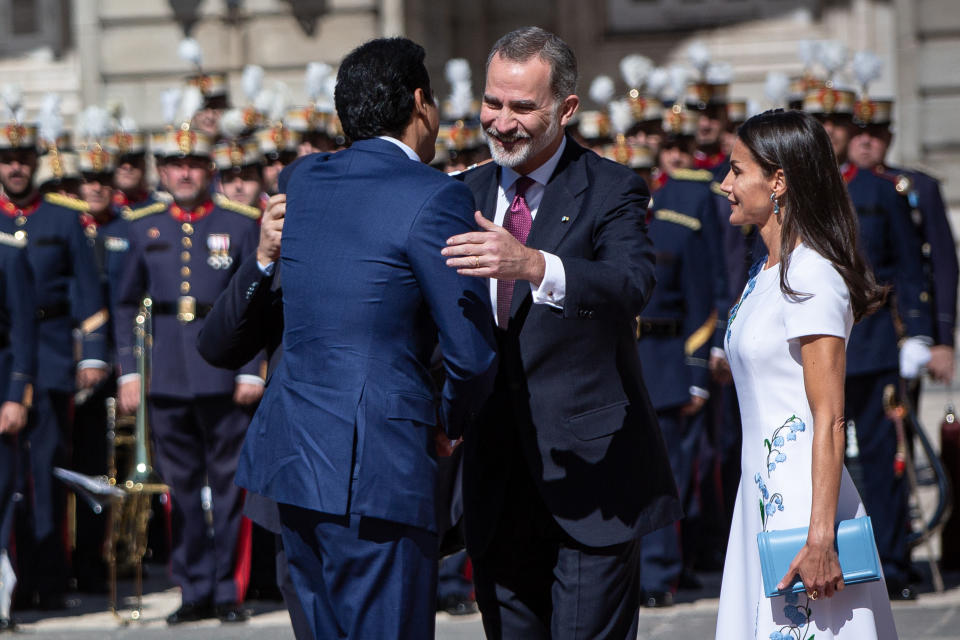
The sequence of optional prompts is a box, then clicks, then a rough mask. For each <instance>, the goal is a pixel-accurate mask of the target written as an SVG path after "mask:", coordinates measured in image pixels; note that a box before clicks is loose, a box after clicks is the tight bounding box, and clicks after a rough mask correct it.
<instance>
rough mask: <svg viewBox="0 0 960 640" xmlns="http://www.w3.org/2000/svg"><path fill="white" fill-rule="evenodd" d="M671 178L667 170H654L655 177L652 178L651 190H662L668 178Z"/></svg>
mask: <svg viewBox="0 0 960 640" xmlns="http://www.w3.org/2000/svg"><path fill="white" fill-rule="evenodd" d="M669 179H670V175H669V174H668V173H667V172H666V171H660V170H659V169H655V170H654V174H653V177H652V178H651V184H650V190H651V191H660V189H662V188H663V186H664V185H665V184H667V180H669Z"/></svg>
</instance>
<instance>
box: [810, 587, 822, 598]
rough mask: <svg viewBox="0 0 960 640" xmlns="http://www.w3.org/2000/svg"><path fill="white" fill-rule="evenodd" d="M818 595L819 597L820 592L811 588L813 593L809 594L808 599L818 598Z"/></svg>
mask: <svg viewBox="0 0 960 640" xmlns="http://www.w3.org/2000/svg"><path fill="white" fill-rule="evenodd" d="M819 597H820V592H819V591H817V590H816V589H814V590H813V593H811V594H810V599H811V600H816V599H817V598H819Z"/></svg>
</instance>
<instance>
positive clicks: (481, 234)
mask: <svg viewBox="0 0 960 640" xmlns="http://www.w3.org/2000/svg"><path fill="white" fill-rule="evenodd" d="M474 218H476V221H477V225H478V226H479V227H480V231H471V232H470V233H461V234H460V235H456V236H452V237H450V238H448V239H447V246H446V247H445V248H444V249H443V251H441V253H442V254H443V255H444V256H445V257H446V258H447V266H448V267H453V268H455V269H456V270H457V273H459V274H460V275H464V276H475V277H477V278H496V279H497V280H526V281H527V282H530V283H533V285H534V286H537V287H539V286H540V283H541V282H542V281H543V274H544V271H545V270H546V260H545V259H544V257H543V254H541V253H540V252H539V251H537V250H536V249H531V248H530V247H527V246H524V245H522V244H520V242H519V241H518V240H517V239H516V238H514V237H513V236H512V235H511V234H510V232H509V231H507V230H506V229H504V228H503V227H501V226H499V225H496V224H494V223H492V222H490V221H489V220H487V219H486V218H484V217H483V214H482V213H480V212H479V211H477V212H476V213H474Z"/></svg>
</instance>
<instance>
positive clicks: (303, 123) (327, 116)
mask: <svg viewBox="0 0 960 640" xmlns="http://www.w3.org/2000/svg"><path fill="white" fill-rule="evenodd" d="M304 81H305V84H306V90H307V104H306V105H305V106H303V107H296V108H293V109H290V110H288V111H287V115H286V117H285V118H284V124H286V126H288V127H289V128H290V129H292V130H293V131H296V132H297V133H298V134H300V150H299V151H300V155H301V156H305V155H307V154H310V153H318V152H322V151H333V150H335V149H336V143H335V142H334V140H333V139H332V138H331V137H330V134H329V126H330V124H331V121H332V119H333V118H334V117H335V116H336V114H335V113H334V112H333V86H334V83H335V82H336V78H335V77H334V76H333V69H331V68H330V65H328V64H326V63H323V62H311V63H309V64H308V65H307V70H306V74H305V77H304Z"/></svg>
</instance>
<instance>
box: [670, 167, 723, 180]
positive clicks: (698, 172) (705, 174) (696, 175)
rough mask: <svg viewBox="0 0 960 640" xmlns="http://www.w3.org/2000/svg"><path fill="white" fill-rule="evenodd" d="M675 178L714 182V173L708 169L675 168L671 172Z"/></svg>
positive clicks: (671, 175)
mask: <svg viewBox="0 0 960 640" xmlns="http://www.w3.org/2000/svg"><path fill="white" fill-rule="evenodd" d="M670 177H671V178H672V179H674V180H692V181H693V182H712V181H713V174H712V173H710V172H709V171H707V170H706V169H675V170H674V171H671V172H670Z"/></svg>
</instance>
